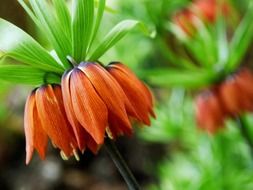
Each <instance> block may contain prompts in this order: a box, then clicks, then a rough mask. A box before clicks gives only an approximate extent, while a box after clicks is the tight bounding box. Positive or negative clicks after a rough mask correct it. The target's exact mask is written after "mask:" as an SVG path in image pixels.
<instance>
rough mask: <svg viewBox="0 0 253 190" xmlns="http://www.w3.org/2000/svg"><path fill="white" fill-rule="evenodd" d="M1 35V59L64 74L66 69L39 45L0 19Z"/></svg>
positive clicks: (21, 31)
mask: <svg viewBox="0 0 253 190" xmlns="http://www.w3.org/2000/svg"><path fill="white" fill-rule="evenodd" d="M0 34H1V35H0V52H1V53H0V55H1V57H3V56H9V57H12V58H13V59H15V60H17V61H20V62H22V63H25V64H28V65H31V66H32V67H35V68H40V69H42V70H45V71H53V72H58V73H62V72H64V68H63V67H62V66H61V65H59V64H58V63H57V61H56V60H55V59H54V58H53V57H52V56H51V55H50V54H49V53H48V52H47V51H46V50H45V49H44V48H43V47H41V46H40V44H39V43H37V42H36V41H35V40H34V39H33V38H32V37H31V36H29V35H28V34H27V33H25V32H24V31H23V30H21V29H20V28H18V27H16V26H15V25H13V24H12V23H10V22H8V21H5V20H4V19H0ZM1 57H0V58H1Z"/></svg>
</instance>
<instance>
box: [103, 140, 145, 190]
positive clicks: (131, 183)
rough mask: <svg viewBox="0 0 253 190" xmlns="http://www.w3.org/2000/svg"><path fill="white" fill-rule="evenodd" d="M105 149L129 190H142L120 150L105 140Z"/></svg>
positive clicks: (111, 142) (110, 141)
mask: <svg viewBox="0 0 253 190" xmlns="http://www.w3.org/2000/svg"><path fill="white" fill-rule="evenodd" d="M105 147H106V150H107V152H108V154H109V155H110V157H111V158H112V160H113V162H114V164H115V165H116V167H117V168H118V170H119V172H120V174H121V175H122V177H123V178H124V180H125V182H126V183H127V186H128V189H129V190H140V186H139V184H138V183H137V181H136V179H135V177H134V175H133V174H132V172H131V170H130V169H129V168H128V166H127V164H126V162H125V161H124V159H123V158H122V156H121V154H120V152H119V150H118V148H117V147H116V145H115V143H114V142H113V141H112V140H111V139H109V138H106V139H105Z"/></svg>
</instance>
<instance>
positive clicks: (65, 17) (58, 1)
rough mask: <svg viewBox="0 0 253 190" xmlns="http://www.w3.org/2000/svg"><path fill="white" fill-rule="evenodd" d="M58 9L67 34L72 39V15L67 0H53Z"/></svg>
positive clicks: (63, 28)
mask: <svg viewBox="0 0 253 190" xmlns="http://www.w3.org/2000/svg"><path fill="white" fill-rule="evenodd" d="M53 3H54V7H55V9H56V15H57V18H58V20H59V22H60V25H61V27H62V30H63V31H65V32H66V35H67V37H68V38H69V39H71V16H70V13H69V10H68V7H67V5H66V1H65V0H53Z"/></svg>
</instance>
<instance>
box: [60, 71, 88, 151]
mask: <svg viewBox="0 0 253 190" xmlns="http://www.w3.org/2000/svg"><path fill="white" fill-rule="evenodd" d="M70 75H71V71H70V72H66V73H65V74H64V75H63V77H62V82H61V84H62V94H63V103H64V107H65V111H66V114H67V118H68V120H69V122H70V124H71V126H72V128H73V131H74V134H75V137H76V140H77V143H78V147H79V149H80V151H81V152H83V151H84V150H85V147H86V142H85V136H86V134H85V133H86V132H85V130H84V128H83V127H82V126H81V125H80V123H79V122H78V120H77V118H76V116H75V112H74V108H73V105H72V99H71V94H70Z"/></svg>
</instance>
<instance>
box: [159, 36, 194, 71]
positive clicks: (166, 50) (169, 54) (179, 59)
mask: <svg viewBox="0 0 253 190" xmlns="http://www.w3.org/2000/svg"><path fill="white" fill-rule="evenodd" d="M157 43H158V44H159V48H160V52H161V53H162V55H163V56H164V57H165V58H166V59H167V61H169V62H171V63H172V64H173V65H175V66H179V67H182V68H186V69H190V70H191V69H196V68H197V67H196V65H194V63H193V62H192V61H191V60H190V59H186V58H184V57H183V56H182V55H177V54H175V53H174V52H173V51H172V49H171V48H170V47H169V46H168V44H166V43H167V42H165V41H164V39H162V38H159V37H158V39H157Z"/></svg>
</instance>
